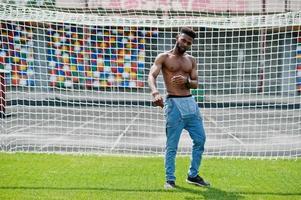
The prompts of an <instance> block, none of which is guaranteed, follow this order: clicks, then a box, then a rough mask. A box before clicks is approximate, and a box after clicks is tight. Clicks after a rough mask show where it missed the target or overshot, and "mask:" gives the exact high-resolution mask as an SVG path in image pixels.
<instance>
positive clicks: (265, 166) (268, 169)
mask: <svg viewBox="0 0 301 200" xmlns="http://www.w3.org/2000/svg"><path fill="white" fill-rule="evenodd" d="M188 166H189V158H188V157H179V158H178V159H177V167H176V176H177V182H176V183H177V185H178V188H177V189H175V190H172V191H170V190H169V191H166V190H164V189H163V185H164V162H163V158H162V157H125V156H124V157H123V156H120V157H117V156H116V157H114V156H94V155H57V154H23V153H16V154H7V153H0V199H1V200H5V199H22V200H25V199H81V200H82V199H110V200H111V199H121V200H135V199H137V200H138V199H139V200H142V199H155V200H159V199H162V200H168V199H172V200H178V199H184V200H201V199H222V200H239V199H256V200H260V199H264V200H265V199H271V200H277V199H299V200H300V199H301V160H300V159H298V160H247V159H237V160H235V159H214V158H205V159H204V160H203V165H202V168H201V175H202V176H203V177H204V178H205V179H206V180H209V181H210V182H211V184H212V187H211V188H200V187H197V186H193V185H189V184H187V183H186V182H185V178H186V172H187V169H188Z"/></svg>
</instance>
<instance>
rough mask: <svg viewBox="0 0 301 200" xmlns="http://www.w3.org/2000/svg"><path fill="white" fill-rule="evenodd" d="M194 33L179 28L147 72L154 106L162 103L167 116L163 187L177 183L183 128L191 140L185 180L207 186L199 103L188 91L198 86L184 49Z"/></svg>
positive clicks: (194, 65)
mask: <svg viewBox="0 0 301 200" xmlns="http://www.w3.org/2000/svg"><path fill="white" fill-rule="evenodd" d="M195 37H196V33H195V32H194V31H193V30H192V29H190V28H186V27H185V28H182V29H181V32H180V34H179V35H178V36H177V37H176V44H175V47H174V48H173V49H172V50H170V51H167V52H165V53H161V54H159V55H158V56H157V58H156V59H155V62H154V64H153V66H152V67H151V69H150V73H149V76H148V83H149V87H150V89H151V94H152V96H153V102H154V104H155V105H156V106H160V107H161V108H163V107H164V112H165V118H166V137H167V140H166V152H165V176H166V183H165V188H166V189H172V188H175V187H176V184H175V180H176V177H175V175H174V173H175V157H176V153H177V148H178V143H179V139H180V136H181V133H182V130H183V129H186V130H187V131H188V132H189V135H190V137H191V138H192V141H193V147H192V157H191V165H190V168H189V171H188V176H187V179H186V181H187V182H188V183H191V184H195V185H197V186H210V184H209V183H207V182H206V181H204V180H203V178H201V177H200V176H199V175H198V173H199V167H200V164H201V159H202V154H203V152H204V144H205V140H206V136H205V131H204V128H203V122H202V118H201V116H200V113H199V109H198V105H197V103H196V102H195V99H194V97H193V96H192V95H191V94H190V89H191V88H192V89H195V88H197V87H198V75H197V64H196V60H195V58H193V57H192V56H190V55H188V54H187V53H185V52H186V51H187V50H188V49H189V48H190V47H191V45H192V42H193V40H194V38H195ZM160 71H162V74H163V78H164V82H165V86H166V90H167V97H166V100H165V102H164V103H163V98H162V96H161V95H160V93H159V91H158V89H157V85H156V78H157V76H158V74H159V73H160Z"/></svg>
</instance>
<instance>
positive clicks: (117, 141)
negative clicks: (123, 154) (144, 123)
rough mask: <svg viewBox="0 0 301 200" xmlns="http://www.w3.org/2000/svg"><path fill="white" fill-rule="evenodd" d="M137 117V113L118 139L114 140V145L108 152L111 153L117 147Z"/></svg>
mask: <svg viewBox="0 0 301 200" xmlns="http://www.w3.org/2000/svg"><path fill="white" fill-rule="evenodd" d="M138 117H139V113H137V115H136V116H135V117H134V118H133V119H132V120H131V122H130V123H129V124H128V125H127V127H126V128H125V129H124V130H123V131H122V133H121V134H120V135H119V136H118V138H117V139H116V141H115V143H114V144H113V146H112V147H111V149H110V151H113V150H114V149H115V147H116V146H117V144H118V143H119V142H120V140H121V138H122V137H123V136H124V135H125V134H126V133H127V131H128V130H129V128H130V127H131V126H132V125H133V124H134V122H135V121H136V120H137V118H138Z"/></svg>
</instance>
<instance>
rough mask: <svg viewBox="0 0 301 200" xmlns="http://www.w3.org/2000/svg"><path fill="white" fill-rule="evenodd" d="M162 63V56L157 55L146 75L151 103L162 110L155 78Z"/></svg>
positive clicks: (161, 100)
mask: <svg viewBox="0 0 301 200" xmlns="http://www.w3.org/2000/svg"><path fill="white" fill-rule="evenodd" d="M163 61H164V54H159V55H158V56H157V58H156V59H155V62H154V64H153V66H152V67H151V69H150V72H149V75H148V85H149V87H150V89H151V94H152V96H153V102H154V104H155V105H156V106H160V107H161V108H163V106H164V104H163V98H162V97H161V95H160V93H159V91H158V89H157V84H156V79H157V76H158V75H159V73H160V71H161V69H162V63H163Z"/></svg>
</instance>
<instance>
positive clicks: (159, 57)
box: [156, 52, 169, 61]
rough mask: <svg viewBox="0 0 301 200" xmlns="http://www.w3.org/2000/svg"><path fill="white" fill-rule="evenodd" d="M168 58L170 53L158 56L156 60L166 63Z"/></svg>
mask: <svg viewBox="0 0 301 200" xmlns="http://www.w3.org/2000/svg"><path fill="white" fill-rule="evenodd" d="M168 56H169V54H168V52H164V53H160V54H158V55H157V57H156V60H161V61H164V60H165V59H166V58H167V57H168Z"/></svg>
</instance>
